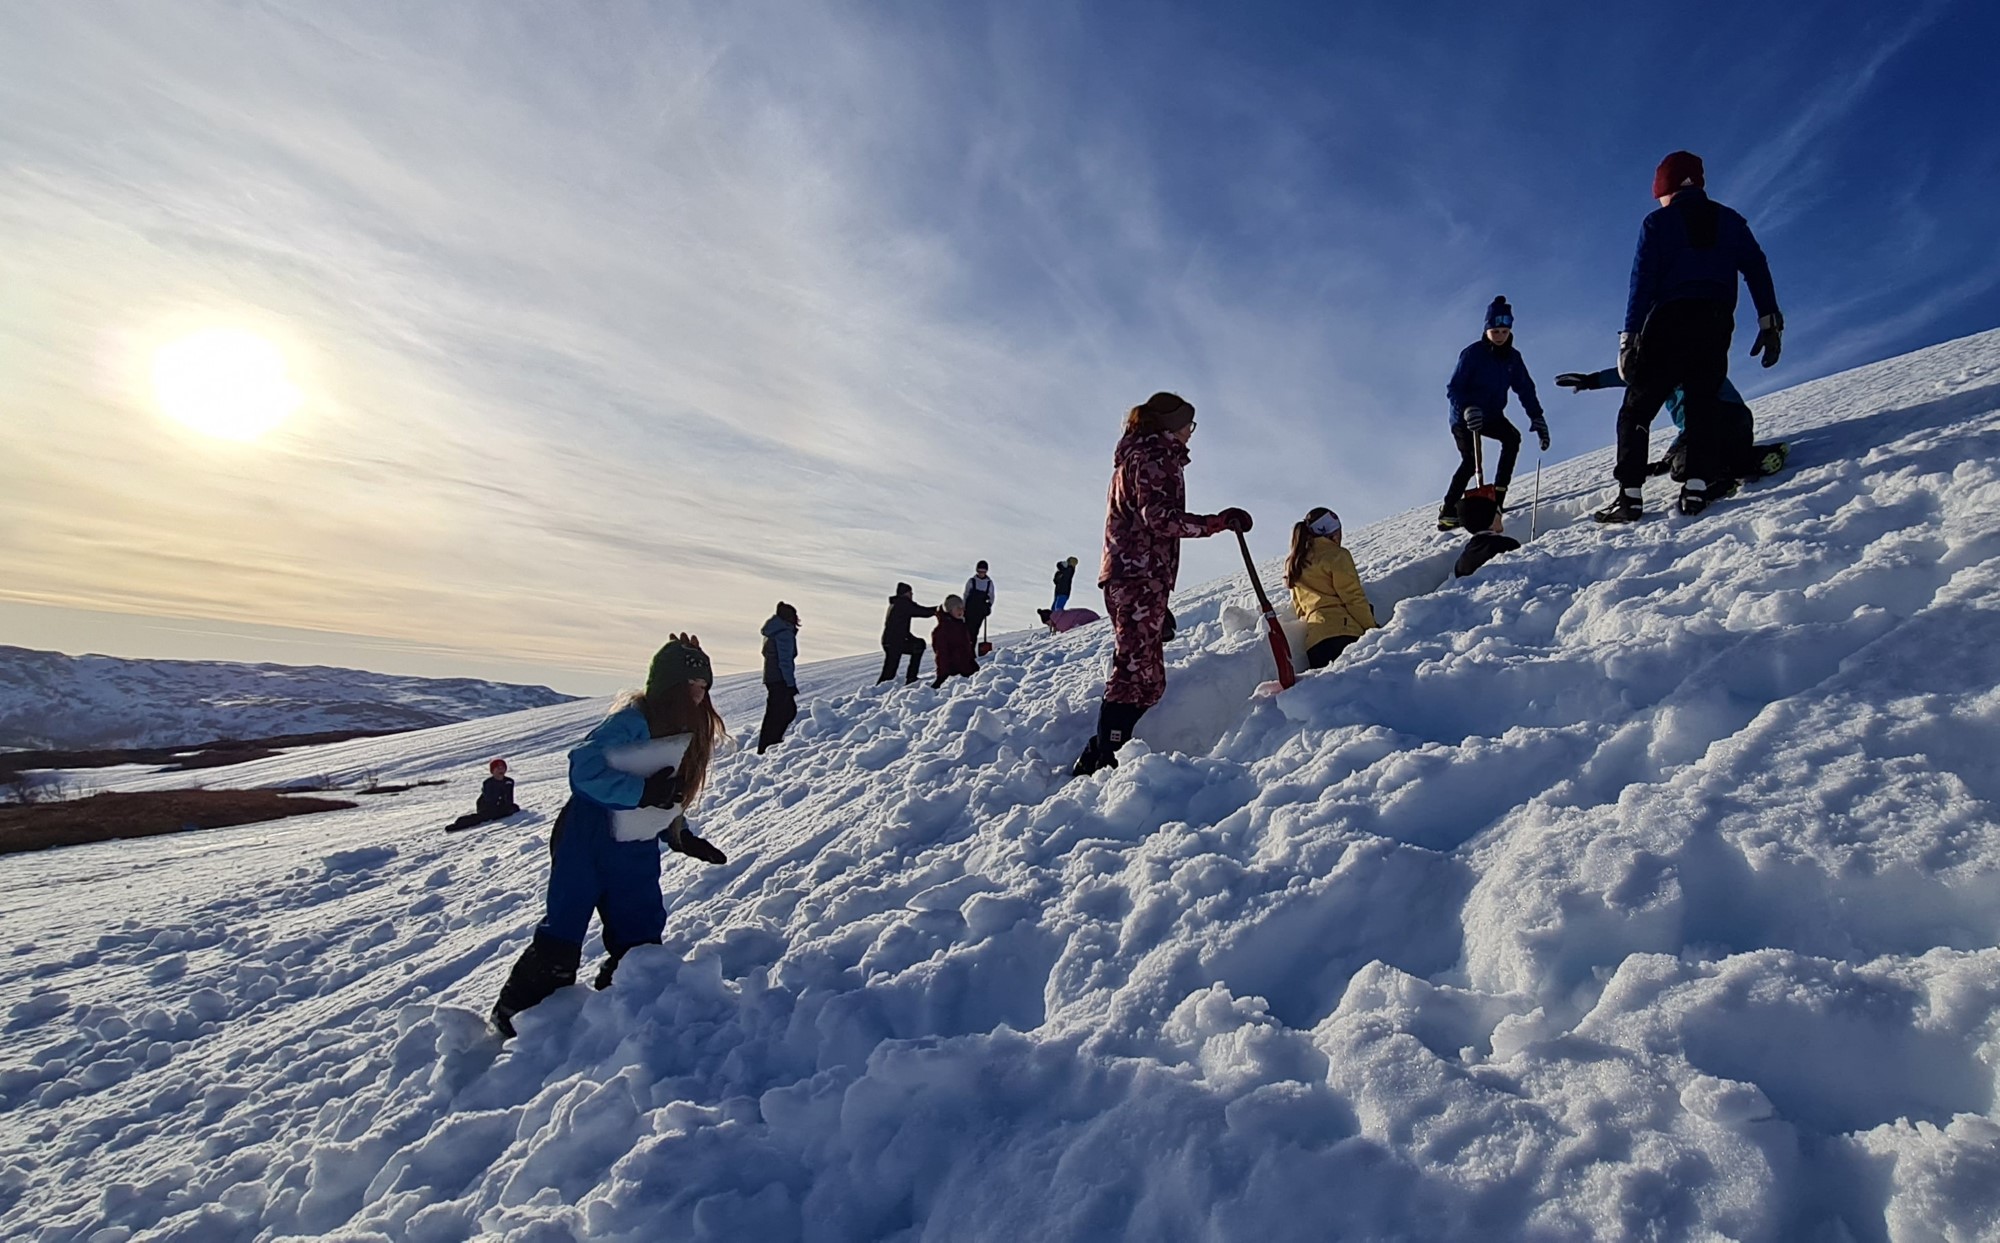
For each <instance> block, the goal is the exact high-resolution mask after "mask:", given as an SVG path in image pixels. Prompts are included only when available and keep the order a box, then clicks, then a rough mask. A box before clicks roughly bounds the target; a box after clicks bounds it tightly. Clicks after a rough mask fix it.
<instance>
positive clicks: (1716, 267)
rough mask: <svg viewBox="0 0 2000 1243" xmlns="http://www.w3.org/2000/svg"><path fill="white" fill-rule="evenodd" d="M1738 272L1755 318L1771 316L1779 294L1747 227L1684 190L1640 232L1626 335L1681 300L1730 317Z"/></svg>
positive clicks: (1704, 196) (1725, 210)
mask: <svg viewBox="0 0 2000 1243" xmlns="http://www.w3.org/2000/svg"><path fill="white" fill-rule="evenodd" d="M1738 272H1741V273H1742V274H1743V283H1744V284H1746V285H1748V286H1750V300H1751V301H1752V302H1754V303H1756V304H1757V314H1758V315H1759V316H1760V317H1761V316H1765V315H1772V314H1775V313H1776V312H1777V310H1778V293H1777V291H1776V290H1775V289H1773V288H1772V287H1771V265H1770V264H1769V263H1767V262H1765V260H1764V251H1763V249H1762V248H1761V247H1759V246H1758V245H1757V239H1756V237H1755V236H1754V235H1752V234H1751V232H1750V225H1749V222H1747V221H1745V220H1744V219H1743V217H1741V216H1739V215H1737V214H1736V213H1735V212H1733V211H1731V210H1729V209H1728V208H1727V207H1724V206H1723V205H1722V204H1720V203H1717V202H1715V201H1714V200H1713V199H1711V198H1709V197H1708V195H1707V194H1706V193H1704V192H1702V191H1701V190H1697V189H1693V188H1689V189H1686V190H1682V191H1681V192H1680V193H1679V194H1676V195H1675V196H1674V201H1673V202H1671V203H1669V204H1667V205H1666V206H1665V207H1662V208H1660V209H1659V210H1658V211H1655V212H1653V213H1651V214H1650V215H1648V216H1647V217H1646V223H1644V224H1642V225H1640V226H1639V249H1638V252H1637V253H1636V254H1635V255H1633V257H1632V292H1631V295H1630V296H1629V297H1628V298H1627V299H1626V301H1625V331H1626V332H1638V331H1639V330H1641V329H1642V328H1644V327H1645V326H1646V317H1647V316H1649V315H1651V314H1652V313H1653V309H1654V308H1655V307H1657V306H1659V305H1660V304H1661V303H1663V302H1678V301H1681V300H1682V299H1684V298H1701V299H1705V300H1708V301H1712V302H1721V303H1724V304H1726V305H1727V306H1728V307H1729V309H1730V310H1732V311H1734V310H1735V309H1736V274H1737V273H1738Z"/></svg>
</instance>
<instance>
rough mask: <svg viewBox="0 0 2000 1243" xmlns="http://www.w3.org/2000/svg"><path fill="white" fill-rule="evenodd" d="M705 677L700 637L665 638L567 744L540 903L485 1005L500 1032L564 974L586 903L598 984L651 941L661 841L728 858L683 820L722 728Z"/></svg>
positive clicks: (657, 927) (657, 919) (658, 913)
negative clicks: (600, 933) (599, 717)
mask: <svg viewBox="0 0 2000 1243" xmlns="http://www.w3.org/2000/svg"><path fill="white" fill-rule="evenodd" d="M714 679H715V674H714V670H713V668H712V666H711V665H710V664H709V660H708V656H707V654H706V653H704V652H703V651H702V650H701V641H700V640H699V639H696V638H695V637H694V636H693V635H686V634H682V635H675V636H674V637H673V639H672V640H670V641H669V642H668V643H667V645H666V646H664V647H662V648H661V649H660V651H659V654H658V655H656V656H654V657H653V664H652V668H651V670H650V671H649V672H648V674H647V676H646V689H645V690H644V691H641V692H637V693H635V694H633V695H631V696H630V697H629V698H627V699H626V700H625V701H624V702H623V703H621V704H620V705H619V706H618V707H617V708H615V709H614V710H613V711H612V713H611V715H610V716H608V717H606V718H604V720H603V722H602V723H600V724H599V725H598V726H597V728H596V729H593V730H591V731H590V736H589V737H587V738H585V739H584V740H583V742H582V744H581V745H579V746H578V747H577V748H576V749H575V750H573V751H571V752H570V753H569V789H570V796H569V802H568V803H566V804H564V806H563V809H562V813H561V814H560V815H558V816H557V817H556V823H555V828H554V830H553V831H552V832H551V833H550V835H549V892H548V904H547V908H546V912H545V914H544V915H543V916H542V922H541V923H540V924H538V925H536V927H535V936H534V940H532V941H530V942H529V943H528V948H527V949H526V950H525V951H523V952H522V954H521V957H520V958H519V959H518V960H517V961H516V962H515V963H514V969H513V971H512V972H511V973H510V974H509V975H508V976H507V983H506V984H505V985H504V986H502V987H501V989H500V999H499V1001H497V1002H496V1003H495V1004H494V1006H493V1015H492V1020H493V1026H494V1028H495V1030H497V1031H498V1032H499V1033H500V1034H501V1035H502V1036H506V1037H511V1036H513V1034H514V1016H515V1015H517V1014H519V1013H520V1012H521V1011H523V1010H525V1009H527V1008H528V1007H530V1006H533V1005H536V1004H538V1003H539V1002H541V1001H542V1000H544V999H545V998H547V997H548V995H549V994H550V993H553V992H555V991H556V990H557V989H559V988H564V987H567V986H568V985H571V984H574V983H576V972H577V967H578V966H579V965H580V963H581V962H582V959H583V938H584V934H585V933H586V932H588V931H589V929H590V915H591V912H592V911H595V912H597V915H598V917H599V919H600V920H602V921H603V925H604V949H605V953H606V954H607V955H608V956H607V957H606V958H605V960H604V966H603V968H602V969H601V970H600V971H599V972H598V973H597V987H599V988H607V987H609V986H610V984H611V976H612V973H613V972H614V971H616V970H617V968H618V961H619V959H621V958H623V957H624V956H625V954H626V952H627V951H628V950H630V949H631V948H632V947H633V946H635V945H657V944H659V942H660V934H661V933H662V932H663V931H664V930H665V929H666V926H667V908H666V900H665V899H664V898H663V897H662V896H661V894H660V847H661V844H662V843H664V844H665V845H666V846H667V847H668V848H670V849H673V850H677V851H679V852H681V853H682V854H686V855H691V856H693V857H694V858H696V859H699V860H701V861H702V862H704V863H726V862H727V861H728V860H727V859H726V858H725V857H724V855H723V853H722V852H721V851H720V850H717V849H716V848H715V847H714V846H713V845H711V844H709V843H708V842H706V841H704V840H702V839H701V838H699V837H697V836H695V833H694V830H692V829H690V828H689V827H688V822H687V808H688V807H689V806H690V805H691V804H692V803H693V802H694V800H695V799H696V798H697V797H698V796H699V795H700V793H701V788H702V786H703V784H704V783H705V782H706V781H707V779H708V764H709V759H710V757H711V756H712V755H713V754H714V748H715V743H716V741H717V740H718V739H719V738H721V737H722V735H723V726H722V717H721V716H720V715H719V714H717V712H716V711H715V706H714V704H712V703H710V702H709V698H708V688H709V686H710V684H711V683H712V682H713V681H714Z"/></svg>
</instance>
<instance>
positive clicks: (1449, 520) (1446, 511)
mask: <svg viewBox="0 0 2000 1243" xmlns="http://www.w3.org/2000/svg"><path fill="white" fill-rule="evenodd" d="M1438 530H1440V531H1456V530H1458V507H1457V506H1455V505H1451V504H1446V505H1444V506H1442V507H1441V508H1440V509H1439V510H1438Z"/></svg>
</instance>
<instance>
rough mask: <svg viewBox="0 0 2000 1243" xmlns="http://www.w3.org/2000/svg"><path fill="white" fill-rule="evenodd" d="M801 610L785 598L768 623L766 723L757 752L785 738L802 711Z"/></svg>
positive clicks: (766, 633)
mask: <svg viewBox="0 0 2000 1243" xmlns="http://www.w3.org/2000/svg"><path fill="white" fill-rule="evenodd" d="M798 659H799V611H798V610H797V609H795V608H793V607H792V606H791V605H789V604H786V603H785V602H784V601H783V600H780V601H778V607H777V608H776V609H775V610H774V611H773V612H772V613H771V618H770V620H769V621H767V622H765V623H764V724H763V727H762V728H761V729H759V730H758V731H757V754H759V755H762V754H764V752H765V751H766V750H767V749H769V748H771V747H775V746H777V745H778V744H779V743H780V742H782V741H784V738H785V731H786V730H788V729H790V728H791V727H792V722H793V721H795V720H797V719H798V715H799V674H798Z"/></svg>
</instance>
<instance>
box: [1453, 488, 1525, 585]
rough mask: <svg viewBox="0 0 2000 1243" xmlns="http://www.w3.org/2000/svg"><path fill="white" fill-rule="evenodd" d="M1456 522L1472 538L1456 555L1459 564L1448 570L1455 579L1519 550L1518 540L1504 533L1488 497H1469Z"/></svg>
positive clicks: (1495, 508) (1502, 525)
mask: <svg viewBox="0 0 2000 1243" xmlns="http://www.w3.org/2000/svg"><path fill="white" fill-rule="evenodd" d="M1458 519H1459V522H1460V523H1461V524H1462V525H1463V526H1464V527H1465V529H1466V530H1468V531H1471V532H1473V536H1472V538H1471V539H1469V540H1467V541H1466V543H1465V548H1464V550H1463V551H1461V552H1460V553H1459V554H1458V563H1457V564H1456V565H1454V566H1452V567H1451V573H1452V577H1454V578H1465V577H1467V576H1469V575H1471V574H1472V573H1474V572H1475V571H1477V570H1478V569H1479V567H1480V566H1482V565H1485V564H1486V563H1487V562H1488V561H1491V560H1493V558H1495V557H1497V556H1499V555H1500V554H1501V553H1503V552H1513V551H1514V550H1515V549H1516V548H1519V547H1520V546H1521V541H1520V540H1517V539H1515V538H1514V537H1513V536H1511V535H1507V534H1505V533H1504V532H1505V529H1506V528H1505V525H1504V524H1503V522H1502V520H1501V517H1500V507H1499V506H1498V505H1495V504H1494V503H1493V501H1492V499H1491V498H1489V497H1484V496H1468V497H1466V498H1465V499H1464V500H1462V501H1460V502H1459V503H1458Z"/></svg>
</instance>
